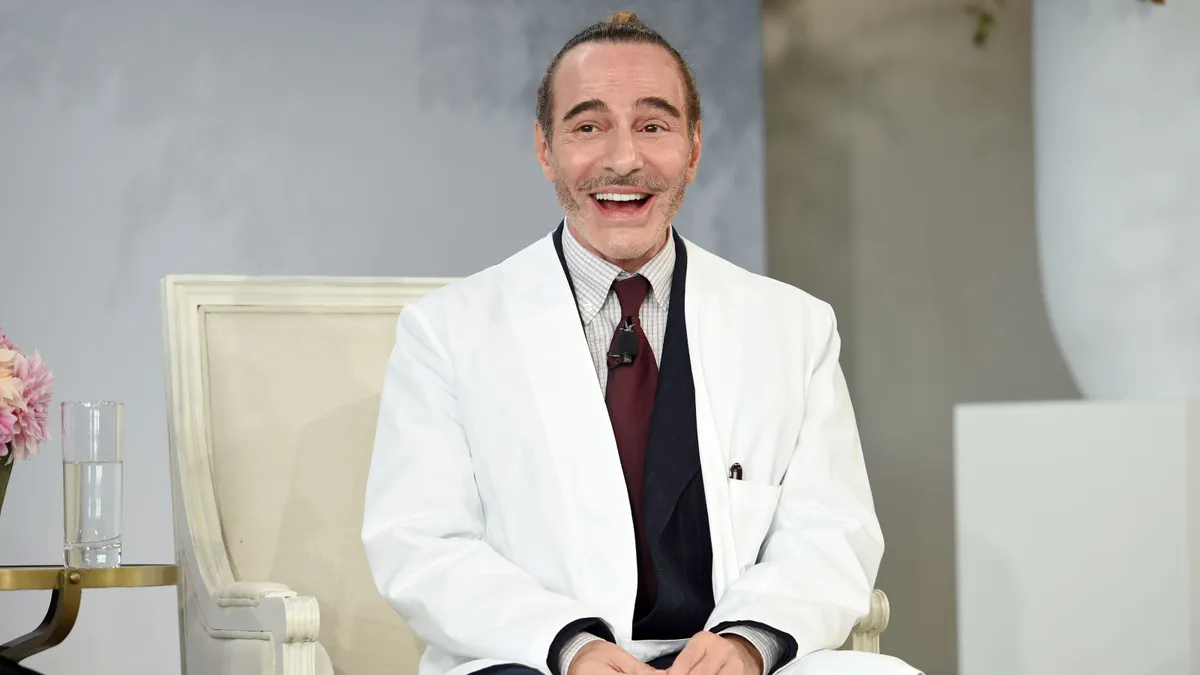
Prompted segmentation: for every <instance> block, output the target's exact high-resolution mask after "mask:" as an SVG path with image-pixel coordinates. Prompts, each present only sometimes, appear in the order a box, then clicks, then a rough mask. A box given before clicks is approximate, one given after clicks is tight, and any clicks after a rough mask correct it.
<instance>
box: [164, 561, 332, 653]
mask: <svg viewBox="0 0 1200 675" xmlns="http://www.w3.org/2000/svg"><path fill="white" fill-rule="evenodd" d="M188 591H189V592H188V593H187V594H186V596H185V598H186V600H185V601H186V602H188V603H189V604H190V605H191V607H190V608H187V614H188V615H190V616H192V617H195V618H196V619H198V620H199V622H198V623H199V624H200V626H202V627H203V634H204V635H205V636H206V639H204V638H200V640H201V641H200V642H192V643H190V644H189V650H188V651H190V652H191V653H187V654H186V659H187V661H188V662H189V664H190V665H192V666H194V667H195V668H196V669H198V670H199V671H202V672H208V673H221V674H225V673H229V674H230V675H234V674H237V675H241V674H242V673H256V674H261V675H283V674H285V673H305V674H308V673H314V672H325V670H327V669H322V668H321V667H320V666H321V661H322V658H323V660H324V661H328V657H327V656H325V655H324V652H323V650H321V649H320V645H319V644H318V643H317V641H316V640H317V635H318V633H319V630H320V612H319V609H318V606H317V599H316V598H312V597H306V596H302V595H298V594H297V593H296V592H295V591H293V590H291V589H290V588H288V587H287V586H285V585H283V584H277V583H263V582H246V581H239V582H233V583H229V584H226V585H225V586H224V587H222V588H219V589H214V590H212V591H206V589H204V588H203V587H199V588H197V587H194V586H193V587H192V588H190V589H188ZM196 637H197V638H199V636H198V635H197V636H196ZM189 670H190V668H189Z"/></svg>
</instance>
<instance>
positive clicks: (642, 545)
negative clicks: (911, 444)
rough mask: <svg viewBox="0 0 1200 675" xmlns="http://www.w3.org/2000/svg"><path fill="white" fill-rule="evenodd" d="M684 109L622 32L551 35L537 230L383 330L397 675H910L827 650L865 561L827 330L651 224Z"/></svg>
mask: <svg viewBox="0 0 1200 675" xmlns="http://www.w3.org/2000/svg"><path fill="white" fill-rule="evenodd" d="M700 113H701V111H700V99H699V95H698V93H697V90H696V83H695V80H694V78H693V76H692V74H691V72H690V70H689V69H688V66H687V65H686V63H684V60H683V59H682V58H681V57H680V55H679V53H678V52H677V51H676V50H675V49H674V48H672V47H671V46H670V45H669V44H668V43H667V42H666V41H665V40H664V39H663V38H662V37H661V36H660V35H659V34H658V33H656V32H654V31H653V30H651V29H650V28H649V27H647V26H646V25H644V24H643V23H641V22H640V21H639V20H638V19H637V18H636V17H635V16H633V15H632V14H630V13H628V12H620V13H618V14H616V15H614V16H613V17H612V18H611V19H609V20H608V21H605V22H602V23H599V24H596V25H594V26H591V27H589V28H587V29H586V30H584V31H583V32H581V33H580V34H579V35H576V36H575V37H574V38H572V39H571V40H570V41H569V42H568V43H567V44H566V46H565V47H564V48H563V49H562V51H561V52H560V53H559V54H558V55H557V56H556V57H555V59H554V61H553V62H552V63H551V65H550V67H549V68H548V69H547V71H546V75H545V78H544V79H543V82H542V85H541V87H539V90H538V100H537V123H536V125H535V129H536V134H535V143H536V150H537V157H538V160H539V162H540V163H541V166H542V171H543V173H544V174H545V175H546V177H547V179H549V180H550V181H552V182H553V183H554V185H555V188H556V192H557V195H558V200H559V202H560V204H561V205H562V207H563V209H564V211H565V212H566V218H565V220H564V222H563V223H560V224H559V226H558V227H557V228H556V229H555V230H554V231H553V233H551V234H549V235H548V236H547V237H546V238H544V239H543V240H541V241H539V242H537V243H535V244H533V245H532V246H530V247H529V248H527V249H525V250H523V251H521V252H520V253H517V254H516V255H514V256H513V257H511V258H509V259H508V260H506V261H504V262H502V263H501V264H499V265H497V266H495V267H492V268H490V269H488V270H485V271H483V272H480V273H478V274H475V275H473V276H471V277H468V278H467V279H465V280H462V281H459V282H457V283H455V284H452V285H449V286H447V287H445V288H442V289H440V290H438V291H436V292H434V293H431V294H429V295H428V296H426V297H425V298H423V299H422V300H421V301H419V302H416V303H414V304H411V305H409V306H408V307H406V308H405V309H404V311H403V312H402V313H401V315H400V319H399V323H398V328H397V336H396V345H395V348H394V350H393V352H392V356H391V359H390V361H389V363H388V367H387V373H386V380H385V383H384V388H383V394H382V400H381V409H380V416H379V426H378V432H377V439H376V446H375V452H374V456H373V458H372V463H371V469H370V475H369V478H368V482H367V496H366V515H365V520H364V524H363V543H364V545H365V547H366V551H367V554H368V559H369V561H370V565H371V569H372V572H373V574H374V578H375V581H376V583H377V585H378V588H379V590H380V592H381V593H382V594H383V596H384V597H385V598H387V599H388V601H389V602H390V603H391V604H392V606H393V607H394V608H395V609H396V610H397V612H399V614H400V615H401V616H402V617H403V618H404V619H405V620H406V622H407V623H408V625H409V626H410V627H411V628H412V629H413V631H414V632H415V633H416V634H417V635H418V636H419V637H420V638H421V639H422V640H423V641H424V642H425V644H426V645H427V649H426V652H425V654H424V657H423V659H422V663H421V674H422V675H446V674H450V675H459V674H465V673H470V672H481V671H484V670H487V671H488V672H489V673H490V674H491V675H499V674H501V673H502V674H503V675H521V674H523V673H535V672H543V673H552V674H553V675H613V674H615V673H623V674H625V675H648V674H651V673H654V672H656V671H665V672H666V673H668V675H764V674H767V673H773V672H775V671H777V670H778V669H779V668H781V667H783V666H795V667H796V668H797V669H799V670H800V671H801V672H838V673H867V672H882V673H893V672H895V673H913V672H915V671H913V670H912V669H911V668H908V667H907V666H905V665H904V664H903V663H901V662H899V661H896V660H895V659H891V658H890V657H882V656H875V655H864V654H849V653H847V652H834V651H831V650H833V649H835V648H837V647H838V646H840V645H841V644H842V643H843V642H844V641H845V639H846V638H847V636H848V634H849V632H850V630H851V628H852V627H853V625H854V624H855V622H856V621H857V620H858V619H859V618H861V617H863V616H864V615H866V613H867V611H868V607H869V598H870V593H871V590H872V588H873V585H874V581H875V575H876V570H877V568H878V565H879V561H880V557H881V555H882V552H883V538H882V535H881V533H880V530H879V525H878V522H877V520H876V516H875V513H874V508H873V504H872V498H871V493H870V489H869V486H868V482H867V476H866V473H865V470H864V466H863V458H862V453H861V450H860V447H859V440H858V435H857V431H856V427H855V420H854V415H853V412H852V410H851V406H850V400H849V398H848V396H847V392H846V387H845V382H844V380H843V378H842V374H841V370H840V367H839V364H838V355H839V347H840V342H839V337H838V333H837V329H836V325H835V322H834V316H833V313H832V311H831V310H830V308H829V307H828V305H826V304H824V303H822V302H820V301H818V300H816V299H814V298H812V297H810V296H808V295H806V294H804V293H803V292H801V291H799V290H797V289H794V288H792V287H789V286H786V285H784V284H781V283H779V282H776V281H773V280H770V279H767V278H764V277H760V276H757V275H754V274H751V273H749V272H747V271H745V270H742V269H739V268H738V267H736V266H734V265H732V264H731V263H728V262H725V261H723V260H721V259H719V258H717V257H715V256H713V255H712V254H710V253H707V252H705V251H703V250H702V249H700V248H698V247H697V246H695V245H694V244H692V243H690V242H688V241H686V240H685V239H683V238H682V236H681V235H680V234H679V232H677V231H676V230H675V228H674V227H673V219H674V217H675V215H676V214H677V213H678V211H679V208H680V205H681V204H682V202H683V199H684V193H685V190H686V187H687V185H688V184H689V183H691V182H692V180H693V179H694V178H695V175H696V168H697V166H698V164H699V162H700V153H701V147H702V125H701V114H700ZM856 657H857V660H853V659H855V658H856ZM806 667H807V668H808V670H807V671H804V668H806ZM823 668H824V670H822V669H823ZM830 668H832V669H830Z"/></svg>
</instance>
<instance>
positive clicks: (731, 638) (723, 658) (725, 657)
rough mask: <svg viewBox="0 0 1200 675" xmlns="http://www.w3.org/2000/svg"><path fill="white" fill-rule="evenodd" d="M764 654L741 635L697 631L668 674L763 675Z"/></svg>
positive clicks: (676, 658)
mask: <svg viewBox="0 0 1200 675" xmlns="http://www.w3.org/2000/svg"><path fill="white" fill-rule="evenodd" d="M762 672H763V662H762V654H759V653H758V650H757V649H755V648H754V645H752V644H750V641H749V640H746V639H745V638H743V637H741V636H739V635H717V634H716V633H710V632H708V631H704V632H701V633H696V635H694V636H693V637H692V639H691V640H688V643H687V646H686V647H684V648H683V651H682V652H679V656H677V657H675V663H674V665H672V666H671V668H670V669H669V670H667V675H762Z"/></svg>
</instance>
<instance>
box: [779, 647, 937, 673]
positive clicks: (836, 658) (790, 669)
mask: <svg viewBox="0 0 1200 675" xmlns="http://www.w3.org/2000/svg"><path fill="white" fill-rule="evenodd" d="M775 672H776V675H923V674H922V673H921V671H919V670H917V669H915V668H913V667H912V666H910V665H908V664H907V663H905V662H903V661H901V660H900V659H898V658H896V657H894V656H888V655H886V654H869V653H867V652H852V651H835V650H831V649H830V650H822V651H819V652H813V653H812V654H809V655H808V656H805V657H804V658H802V659H797V660H796V661H794V662H793V663H790V664H788V665H786V666H784V667H783V668H780V669H779V670H777V671H775Z"/></svg>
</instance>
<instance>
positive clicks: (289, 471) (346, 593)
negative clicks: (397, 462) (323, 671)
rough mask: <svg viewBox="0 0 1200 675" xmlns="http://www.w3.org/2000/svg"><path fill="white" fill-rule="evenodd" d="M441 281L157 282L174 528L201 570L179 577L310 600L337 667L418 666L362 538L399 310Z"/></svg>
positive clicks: (355, 674)
mask: <svg viewBox="0 0 1200 675" xmlns="http://www.w3.org/2000/svg"><path fill="white" fill-rule="evenodd" d="M448 281H449V280H448V279H387V278H319V277H318V278H293V277H287V278H282V277H270V278H266V277H228V276H222V277H194V276H186V277H168V278H166V279H165V280H164V282H163V292H164V307H165V312H166V314H167V318H166V322H165V323H166V330H167V335H166V344H167V354H166V357H167V361H168V370H169V380H170V382H169V388H170V391H171V394H172V397H173V398H174V399H176V400H174V401H173V405H172V409H173V415H172V419H171V427H172V428H171V431H172V438H173V439H174V445H175V446H176V448H175V452H174V457H173V465H174V473H175V483H176V485H175V487H176V511H177V514H178V516H177V518H176V535H177V538H181V539H186V541H182V540H181V541H180V542H179V546H178V548H179V550H180V555H181V556H192V557H193V558H194V559H195V560H194V561H193V562H194V563H195V565H191V567H194V568H195V569H197V570H199V576H202V577H204V578H203V579H199V580H189V586H191V587H192V588H193V589H197V590H198V589H199V588H207V589H208V591H209V592H213V591H215V590H216V589H218V588H220V587H221V585H223V584H228V583H231V582H233V581H267V582H278V583H283V584H286V585H287V586H289V587H290V588H291V589H292V590H294V591H296V592H297V593H299V594H301V595H309V596H313V597H315V598H317V601H318V603H319V605H320V636H319V641H320V643H321V645H322V646H323V647H324V648H325V649H326V651H328V652H329V655H330V657H331V660H332V661H333V664H334V668H335V670H336V671H337V673H338V675H366V674H368V673H370V674H374V673H380V674H382V673H388V674H390V675H415V673H416V671H417V662H418V659H419V656H420V653H421V650H422V646H421V645H420V644H419V642H418V641H417V639H416V638H415V637H414V636H413V634H412V633H411V631H409V630H408V629H407V627H406V626H405V625H404V623H403V622H402V621H401V620H400V618H399V617H398V616H397V615H396V613H395V612H394V611H393V610H392V609H391V607H389V606H388V604H387V603H386V602H385V601H384V600H383V599H382V598H381V597H380V595H379V593H378V592H377V591H376V589H375V587H374V585H373V583H372V581H371V576H370V572H369V570H368V567H367V563H366V556H365V554H364V552H363V547H362V544H361V540H360V538H359V532H360V528H361V525H362V515H363V514H362V510H363V493H364V488H365V484H366V474H367V468H368V464H369V461H370V456H371V450H372V443H373V439H374V434H375V424H376V416H377V414H378V403H379V392H380V387H381V385H382V382H383V375H384V367H385V363H386V361H387V358H388V355H389V353H390V351H391V348H392V344H393V341H394V337H395V329H396V319H397V316H398V314H399V312H400V311H401V310H402V309H403V307H404V305H405V304H407V303H409V302H412V301H413V300H415V299H417V298H419V297H420V296H422V295H424V294H425V293H427V292H429V291H430V290H432V289H434V288H437V287H438V286H441V285H444V284H445V283H447V282H448ZM181 560H182V559H181ZM198 592H204V591H203V590H198ZM184 634H185V635H186V634H188V631H186V630H185V631H184ZM184 649H185V650H186V645H185V646H184Z"/></svg>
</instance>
